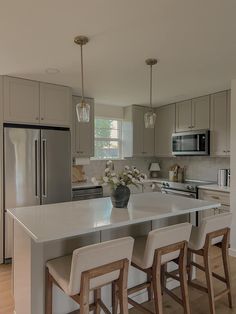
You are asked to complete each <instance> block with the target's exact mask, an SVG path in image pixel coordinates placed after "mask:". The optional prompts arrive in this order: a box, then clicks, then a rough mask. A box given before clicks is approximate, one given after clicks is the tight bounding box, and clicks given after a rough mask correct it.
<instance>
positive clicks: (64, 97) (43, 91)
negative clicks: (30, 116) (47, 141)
mask: <svg viewBox="0 0 236 314" xmlns="http://www.w3.org/2000/svg"><path fill="white" fill-rule="evenodd" d="M71 111H72V106H71V89H70V88H69V87H65V86H59V85H54V84H47V83H40V123H42V124H50V125H56V126H71Z"/></svg>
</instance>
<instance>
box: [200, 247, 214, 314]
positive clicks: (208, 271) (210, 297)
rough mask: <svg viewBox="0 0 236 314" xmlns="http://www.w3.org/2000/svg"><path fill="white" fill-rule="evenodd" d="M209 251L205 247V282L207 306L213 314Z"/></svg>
mask: <svg viewBox="0 0 236 314" xmlns="http://www.w3.org/2000/svg"><path fill="white" fill-rule="evenodd" d="M209 254H210V249H209V246H207V247H206V248H205V249H204V256H203V259H204V264H205V275H206V282H207V289H208V299H209V306H210V313H211V314H215V301H214V289H213V277H212V270H211V261H210V256H209Z"/></svg>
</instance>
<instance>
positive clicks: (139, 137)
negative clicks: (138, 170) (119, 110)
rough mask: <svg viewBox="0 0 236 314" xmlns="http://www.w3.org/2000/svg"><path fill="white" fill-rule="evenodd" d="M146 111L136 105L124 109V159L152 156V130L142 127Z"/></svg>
mask: <svg viewBox="0 0 236 314" xmlns="http://www.w3.org/2000/svg"><path fill="white" fill-rule="evenodd" d="M147 110H148V108H147V107H144V106H137V105H133V106H129V107H126V108H124V121H123V130H122V133H123V156H124V157H150V156H154V129H146V128H145V126H144V114H145V112H146V111H147Z"/></svg>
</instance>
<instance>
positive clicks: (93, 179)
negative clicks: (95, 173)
mask: <svg viewBox="0 0 236 314" xmlns="http://www.w3.org/2000/svg"><path fill="white" fill-rule="evenodd" d="M91 181H92V183H93V184H94V185H98V180H97V179H96V178H95V177H92V178H91Z"/></svg>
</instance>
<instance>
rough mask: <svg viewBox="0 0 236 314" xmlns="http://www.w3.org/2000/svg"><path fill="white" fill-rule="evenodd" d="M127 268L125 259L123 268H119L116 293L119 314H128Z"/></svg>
mask: <svg viewBox="0 0 236 314" xmlns="http://www.w3.org/2000/svg"><path fill="white" fill-rule="evenodd" d="M128 268H129V262H128V261H125V262H124V266H123V269H121V270H120V277H119V279H118V282H117V284H118V295H119V301H120V314H128V312H129V310H128V290H127V283H128Z"/></svg>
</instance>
